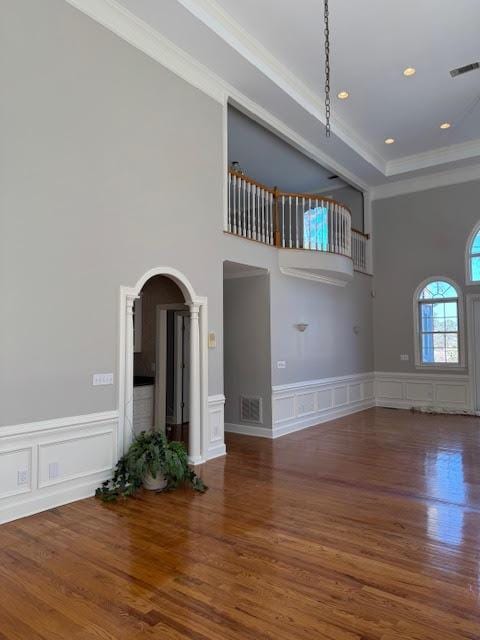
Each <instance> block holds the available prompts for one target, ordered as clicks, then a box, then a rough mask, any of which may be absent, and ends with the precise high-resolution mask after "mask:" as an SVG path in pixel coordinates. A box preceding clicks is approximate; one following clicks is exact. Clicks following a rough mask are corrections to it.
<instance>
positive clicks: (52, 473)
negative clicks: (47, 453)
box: [48, 462, 60, 480]
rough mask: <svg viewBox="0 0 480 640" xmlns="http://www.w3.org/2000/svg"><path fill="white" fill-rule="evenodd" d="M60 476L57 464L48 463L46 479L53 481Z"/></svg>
mask: <svg viewBox="0 0 480 640" xmlns="http://www.w3.org/2000/svg"><path fill="white" fill-rule="evenodd" d="M59 475H60V467H59V464H58V462H50V463H49V465H48V479H49V480H55V478H58V476H59Z"/></svg>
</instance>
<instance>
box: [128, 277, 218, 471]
mask: <svg viewBox="0 0 480 640" xmlns="http://www.w3.org/2000/svg"><path fill="white" fill-rule="evenodd" d="M157 275H160V276H166V277H169V278H170V279H171V280H173V281H174V282H175V283H176V284H177V285H178V287H179V288H180V290H181V291H182V293H183V297H184V299H185V304H186V305H187V306H188V307H189V309H190V323H191V327H190V353H191V357H190V367H191V370H190V386H189V391H190V392H189V397H190V428H189V443H188V459H189V462H190V464H201V463H202V462H204V461H205V458H206V453H207V443H208V429H209V427H208V306H207V298H205V297H201V296H197V295H196V293H195V291H194V289H193V287H192V285H191V284H190V282H189V280H188V279H187V278H186V276H185V275H184V274H183V273H181V272H180V271H178V270H177V269H174V268H172V267H156V268H154V269H150V271H147V272H146V273H145V274H144V275H143V276H142V277H141V278H140V279H139V280H138V281H137V283H136V284H135V286H133V287H125V286H121V287H120V309H119V317H120V322H119V351H118V353H119V362H118V372H119V374H118V416H119V422H118V426H119V432H118V454H119V457H120V456H121V455H123V453H125V452H126V451H127V450H128V447H129V446H130V443H131V442H132V439H133V348H134V344H133V342H134V341H133V303H134V300H135V299H136V298H138V297H139V294H140V292H141V290H142V288H143V286H144V285H145V283H146V282H147V281H148V280H150V278H153V277H154V276H157Z"/></svg>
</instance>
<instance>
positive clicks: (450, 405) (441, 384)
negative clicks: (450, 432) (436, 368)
mask: <svg viewBox="0 0 480 640" xmlns="http://www.w3.org/2000/svg"><path fill="white" fill-rule="evenodd" d="M375 399H376V404H377V406H379V407H393V408H397V409H411V408H417V409H431V410H435V411H446V412H454V413H471V412H472V411H473V407H472V400H471V392H470V378H469V376H468V375H454V374H452V375H447V374H443V373H437V374H426V373H393V372H392V373H388V372H377V373H375Z"/></svg>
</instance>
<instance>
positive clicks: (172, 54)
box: [65, 0, 225, 102]
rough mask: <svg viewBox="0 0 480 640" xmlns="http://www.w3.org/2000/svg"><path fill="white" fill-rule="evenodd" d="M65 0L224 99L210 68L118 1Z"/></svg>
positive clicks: (181, 74)
mask: <svg viewBox="0 0 480 640" xmlns="http://www.w3.org/2000/svg"><path fill="white" fill-rule="evenodd" d="M65 1H66V2H68V4H70V5H72V6H73V7H75V8H76V9H78V10H79V11H81V12H82V13H85V14H86V15H87V16H89V17H90V18H92V19H93V20H95V22H98V23H99V24H101V25H102V26H104V27H106V28H107V29H108V30H109V31H112V32H113V33H115V34H116V35H117V36H119V37H120V38H122V40H126V42H128V43H129V44H131V45H132V46H133V47H135V48H136V49H139V50H140V51H142V52H143V53H145V54H146V55H147V56H149V57H150V58H153V59H154V60H156V61H157V62H160V64H162V65H163V66H164V67H166V68H167V69H169V70H170V71H172V72H173V73H175V74H176V75H177V76H179V77H180V78H182V79H183V80H185V81H186V82H188V83H189V84H191V85H193V86H194V87H196V88H197V89H200V90H201V91H203V92H204V93H206V94H207V95H208V96H210V97H211V98H213V99H214V100H216V101H217V102H223V101H224V99H225V95H224V94H225V92H224V89H223V87H222V85H221V83H220V82H219V79H218V78H217V77H216V76H215V74H213V73H212V72H211V71H210V69H208V68H207V67H206V66H204V65H203V64H201V63H200V62H198V61H197V60H195V59H194V58H192V57H191V56H189V55H188V54H187V53H186V52H185V51H183V50H182V49H180V47H177V46H176V45H175V44H174V43H173V42H171V40H168V39H167V38H165V37H164V36H162V35H161V34H160V33H159V32H158V31H156V30H155V29H153V28H152V27H151V26H150V25H148V24H147V23H146V22H144V21H143V20H140V18H137V16H135V15H134V14H133V13H131V12H130V11H128V10H127V9H125V7H122V6H121V5H120V4H118V3H117V2H115V0H65Z"/></svg>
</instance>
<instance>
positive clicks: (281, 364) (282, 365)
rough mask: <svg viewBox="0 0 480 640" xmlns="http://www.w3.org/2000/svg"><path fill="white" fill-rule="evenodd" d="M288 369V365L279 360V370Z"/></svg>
mask: <svg viewBox="0 0 480 640" xmlns="http://www.w3.org/2000/svg"><path fill="white" fill-rule="evenodd" d="M286 368H287V363H286V362H285V360H278V362H277V369H286Z"/></svg>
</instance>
